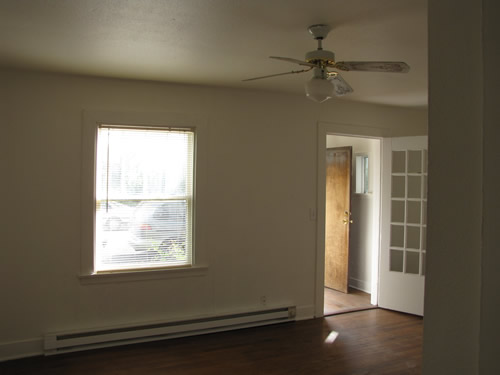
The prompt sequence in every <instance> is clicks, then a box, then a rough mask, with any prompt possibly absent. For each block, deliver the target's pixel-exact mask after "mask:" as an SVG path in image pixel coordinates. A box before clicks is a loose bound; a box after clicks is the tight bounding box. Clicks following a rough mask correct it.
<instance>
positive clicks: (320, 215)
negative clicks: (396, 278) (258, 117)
mask: <svg viewBox="0 0 500 375" xmlns="http://www.w3.org/2000/svg"><path fill="white" fill-rule="evenodd" d="M317 129H318V133H317V136H318V138H317V151H318V155H317V156H318V159H317V167H318V169H317V185H316V187H317V205H316V206H317V227H316V277H315V287H314V290H315V293H314V294H315V296H314V299H315V303H314V316H315V317H322V316H323V315H324V298H325V296H324V283H325V275H324V271H325V206H326V199H325V194H326V184H325V179H326V137H327V135H341V136H352V137H366V138H374V139H379V140H380V190H379V192H378V194H377V198H378V200H379V202H378V204H376V205H375V207H376V211H378V212H376V211H375V212H374V216H376V215H378V217H379V230H378V233H379V236H382V231H381V217H380V216H381V206H382V192H383V191H385V190H387V188H386V186H385V184H386V183H387V182H385V181H384V178H383V176H384V157H383V156H384V155H385V154H386V153H387V148H388V145H387V143H388V142H384V138H387V137H390V136H391V135H392V134H391V130H390V129H387V128H380V127H369V126H360V125H351V124H340V123H328V122H321V121H320V122H318V126H317ZM389 146H390V145H389ZM386 168H387V167H386ZM389 182H390V181H389ZM384 183H385V184H384ZM379 258H380V241H378V246H377V249H375V250H374V254H372V277H371V286H372V294H371V303H372V304H377V301H378V281H379V280H378V279H379V276H378V267H379Z"/></svg>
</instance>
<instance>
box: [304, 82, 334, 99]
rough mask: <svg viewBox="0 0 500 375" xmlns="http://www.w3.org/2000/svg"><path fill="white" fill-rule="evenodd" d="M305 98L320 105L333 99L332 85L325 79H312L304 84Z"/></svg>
mask: <svg viewBox="0 0 500 375" xmlns="http://www.w3.org/2000/svg"><path fill="white" fill-rule="evenodd" d="M305 87H306V96H307V97H308V98H309V99H311V100H314V101H315V102H318V103H322V102H324V101H325V100H328V99H330V98H331V97H333V95H334V94H333V89H334V87H333V83H332V82H331V81H329V80H328V79H325V78H320V77H313V78H311V79H310V80H309V81H307V82H306V85H305Z"/></svg>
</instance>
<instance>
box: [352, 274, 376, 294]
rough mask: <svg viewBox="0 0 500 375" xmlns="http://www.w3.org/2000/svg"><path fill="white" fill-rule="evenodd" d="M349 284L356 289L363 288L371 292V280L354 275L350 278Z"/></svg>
mask: <svg viewBox="0 0 500 375" xmlns="http://www.w3.org/2000/svg"><path fill="white" fill-rule="evenodd" d="M349 286H350V287H351V288H354V289H358V290H361V291H363V292H365V293H369V294H371V290H372V288H371V285H370V282H369V281H365V280H359V279H355V278H354V277H350V278H349Z"/></svg>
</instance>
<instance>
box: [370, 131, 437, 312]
mask: <svg viewBox="0 0 500 375" xmlns="http://www.w3.org/2000/svg"><path fill="white" fill-rule="evenodd" d="M384 143H386V144H388V146H389V147H387V152H386V153H385V154H386V155H384V170H385V171H386V172H385V175H384V178H383V181H384V187H383V195H384V196H383V200H382V202H383V203H382V241H381V253H380V271H379V297H378V305H379V306H380V307H384V308H387V309H391V310H397V311H402V312H406V313H410V314H416V315H423V313H424V286H425V255H426V249H427V247H426V242H427V241H426V232H427V218H426V217H427V137H425V136H420V137H403V138H392V139H390V140H386V141H384Z"/></svg>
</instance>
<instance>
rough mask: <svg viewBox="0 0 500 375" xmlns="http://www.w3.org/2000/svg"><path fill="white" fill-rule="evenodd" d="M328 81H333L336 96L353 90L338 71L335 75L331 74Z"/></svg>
mask: <svg viewBox="0 0 500 375" xmlns="http://www.w3.org/2000/svg"><path fill="white" fill-rule="evenodd" d="M330 81H332V82H333V87H334V91H335V95H336V96H343V95H345V94H349V93H351V92H353V91H354V90H353V89H352V87H351V86H350V85H349V84H348V83H347V82H346V81H345V80H344V78H342V77H341V75H340V74H338V73H337V74H336V75H335V76H333V77H332V78H331V79H330Z"/></svg>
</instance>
